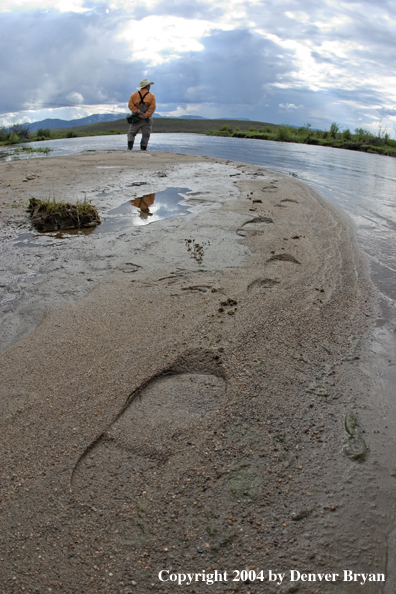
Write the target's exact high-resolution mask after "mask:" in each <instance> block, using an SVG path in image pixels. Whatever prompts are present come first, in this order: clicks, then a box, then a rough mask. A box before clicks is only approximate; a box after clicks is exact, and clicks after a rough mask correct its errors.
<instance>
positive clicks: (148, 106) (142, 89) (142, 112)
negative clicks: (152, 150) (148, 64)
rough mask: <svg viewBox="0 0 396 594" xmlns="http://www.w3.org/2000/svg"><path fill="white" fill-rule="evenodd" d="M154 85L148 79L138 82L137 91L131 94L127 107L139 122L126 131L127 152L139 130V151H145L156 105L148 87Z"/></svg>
mask: <svg viewBox="0 0 396 594" xmlns="http://www.w3.org/2000/svg"><path fill="white" fill-rule="evenodd" d="M153 84H154V83H153V82H152V81H149V80H148V78H145V79H144V80H142V81H140V84H139V86H138V90H137V91H136V92H135V93H132V95H131V96H130V99H129V101H128V107H129V109H130V110H131V112H132V113H134V114H136V115H138V116H139V120H137V121H136V122H134V123H132V124H130V126H129V130H128V150H130V151H131V150H132V148H133V142H134V140H135V136H136V134H137V133H138V132H139V130H141V132H142V140H141V142H140V150H141V151H146V150H147V145H148V141H149V138H150V134H151V129H152V126H153V118H152V116H153V113H154V111H155V107H156V103H155V96H154V95H153V93H150V86H151V85H153Z"/></svg>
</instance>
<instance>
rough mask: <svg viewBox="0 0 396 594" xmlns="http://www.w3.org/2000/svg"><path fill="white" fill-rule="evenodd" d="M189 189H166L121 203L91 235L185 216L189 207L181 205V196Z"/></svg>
mask: <svg viewBox="0 0 396 594" xmlns="http://www.w3.org/2000/svg"><path fill="white" fill-rule="evenodd" d="M189 191H190V190H189V188H172V187H171V188H166V190H163V191H162V192H155V193H154V192H153V193H151V194H145V195H144V196H140V197H138V198H134V199H133V200H128V201H127V202H123V203H122V204H120V206H117V207H116V208H112V209H111V210H109V211H108V212H107V213H106V216H105V218H104V221H103V222H102V224H101V225H99V226H98V227H96V228H95V229H93V230H92V232H93V233H108V232H109V231H122V230H123V229H125V228H127V227H130V226H131V225H133V226H141V225H148V224H149V223H154V222H155V221H161V220H164V219H168V218H170V217H176V216H180V215H186V214H188V213H189V212H190V207H189V206H188V205H185V204H181V202H183V200H184V199H185V198H184V196H183V194H186V192H189Z"/></svg>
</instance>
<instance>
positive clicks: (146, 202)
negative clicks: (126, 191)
mask: <svg viewBox="0 0 396 594" xmlns="http://www.w3.org/2000/svg"><path fill="white" fill-rule="evenodd" d="M154 200H155V193H154V194H146V196H142V197H141V198H135V200H130V203H131V204H132V205H133V206H136V208H138V209H139V216H140V217H141V218H142V219H147V218H148V217H152V216H153V213H152V212H150V208H149V207H150V206H151V205H152V204H154Z"/></svg>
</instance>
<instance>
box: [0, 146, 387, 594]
mask: <svg viewBox="0 0 396 594" xmlns="http://www.w3.org/2000/svg"><path fill="white" fill-rule="evenodd" d="M0 167H1V170H2V173H3V177H2V179H3V180H4V183H3V184H2V187H1V193H0V199H1V203H2V209H1V210H2V212H1V216H2V221H3V223H2V227H1V229H0V233H1V237H2V240H3V241H2V251H3V256H4V257H3V262H4V261H7V266H6V267H4V269H3V271H2V285H3V288H5V291H6V293H5V295H6V307H5V311H4V312H3V316H2V317H3V322H4V325H3V327H4V328H5V333H4V342H3V345H4V347H5V349H4V350H3V352H2V353H1V359H2V365H1V378H0V381H1V384H2V386H3V395H2V399H1V408H0V410H1V413H0V417H1V420H2V431H1V452H2V461H3V464H2V469H1V472H2V479H1V495H0V496H1V505H2V514H1V518H2V519H1V538H0V558H1V560H2V561H1V567H0V575H1V580H2V584H3V591H4V592H5V593H7V594H8V593H9V592H19V591H21V590H22V589H23V591H25V592H32V593H33V592H34V593H36V592H37V591H38V590H39V591H40V592H41V591H43V592H44V591H48V589H51V591H52V592H59V593H60V592H62V593H63V592H67V593H77V592H79V593H80V592H84V594H85V593H87V594H90V593H91V592H92V594H94V593H95V594H97V593H101V592H103V593H106V594H108V593H113V592H114V593H118V592H122V593H129V592H137V591H138V592H142V593H144V594H145V593H146V592H153V591H163V592H173V591H174V585H173V584H170V583H167V582H164V583H161V582H160V581H159V580H158V572H159V571H160V570H161V569H165V570H169V571H176V572H183V571H184V572H187V571H189V572H197V571H201V570H202V569H205V570H206V571H207V572H209V571H211V570H214V569H217V570H218V571H225V570H227V571H228V572H232V571H233V570H242V569H249V568H251V569H255V570H257V572H258V571H260V570H261V569H262V570H264V573H268V570H269V569H271V570H273V571H278V572H285V573H288V572H290V570H292V569H296V570H298V571H300V572H311V573H312V572H316V573H317V572H323V571H326V572H338V573H340V575H341V574H342V571H343V570H344V569H351V570H353V571H355V572H359V573H361V572H364V573H368V574H371V573H372V574H373V575H374V574H375V575H377V574H379V573H385V572H388V573H391V570H392V567H391V566H390V565H389V562H388V559H387V554H388V550H387V542H386V536H387V534H388V532H389V525H390V523H391V522H392V521H393V515H392V514H393V509H394V508H393V505H394V496H393V500H392V499H391V498H392V495H391V494H390V493H391V491H390V489H391V486H392V484H393V483H392V481H394V480H395V479H394V477H393V475H392V472H393V470H394V469H392V468H390V467H388V465H387V464H388V463H387V462H385V461H384V460H382V459H381V458H380V457H379V456H381V451H382V450H383V447H384V446H385V447H386V443H387V432H386V431H384V430H383V429H384V426H383V425H384V423H383V412H380V411H378V409H377V408H376V407H375V395H376V390H377V389H378V387H377V386H376V385H375V384H373V379H372V375H370V373H368V372H367V369H368V367H369V366H370V365H371V360H370V358H371V354H370V347H369V342H370V341H369V339H370V337H371V336H372V332H373V325H374V320H375V315H376V311H377V309H376V308H377V306H376V303H375V298H374V293H373V289H372V287H371V284H370V281H369V279H368V273H367V269H366V264H365V262H364V261H363V259H362V257H361V254H360V253H359V251H358V249H357V247H356V243H355V239H354V233H353V230H352V229H351V227H350V225H349V223H348V221H347V220H346V219H345V218H344V217H343V215H342V214H340V213H339V212H337V211H336V210H335V209H334V208H333V207H332V206H330V205H329V204H328V203H326V202H325V201H323V200H322V199H321V198H320V196H318V195H317V194H316V193H315V192H314V191H313V190H312V189H310V188H309V187H307V186H305V185H304V184H302V183H300V182H299V181H297V180H295V179H292V178H290V177H288V176H284V175H280V174H274V173H272V172H270V171H267V170H265V169H263V168H259V167H255V166H251V165H245V164H239V163H233V162H229V161H221V160H218V159H209V158H202V157H192V156H185V155H184V156H182V155H172V154H169V153H167V154H164V153H148V154H147V155H146V154H142V153H139V152H136V153H135V152H134V153H133V154H128V155H127V154H124V153H120V152H115V151H114V152H111V151H109V152H107V153H97V154H82V155H78V156H77V157H65V158H54V159H48V160H45V161H43V160H40V159H37V160H33V161H29V162H25V161H24V162H22V161H20V162H14V163H5V164H0ZM29 174H30V175H31V176H33V177H31V179H30V180H29V181H28V182H23V181H22V180H23V179H26V177H27V175H29ZM138 182H145V183H146V184H147V185H146V186H145V192H146V190H147V191H152V192H159V191H162V190H163V189H165V188H166V187H170V186H184V187H187V186H188V188H189V190H190V196H189V195H188V193H187V194H186V203H190V204H191V205H193V208H192V213H191V214H190V215H188V216H186V217H177V218H170V219H167V220H166V221H162V222H156V223H154V224H152V225H147V226H146V227H144V228H141V227H139V228H134V227H131V228H129V229H126V230H125V229H124V230H121V231H118V232H116V233H109V234H103V235H101V236H99V235H97V236H96V237H94V236H89V237H74V238H69V239H66V240H58V239H56V238H54V237H47V238H40V239H39V240H36V239H35V240H33V243H35V244H40V245H36V246H34V247H30V246H27V245H26V247H23V246H22V247H20V246H18V247H15V245H13V241H14V240H15V238H16V237H17V236H18V235H19V234H20V233H22V232H24V231H26V227H25V226H24V225H26V223H24V222H23V217H24V214H23V209H24V207H25V203H27V202H28V198H29V197H31V196H32V195H35V196H36V194H37V196H36V197H38V198H40V196H39V195H38V194H41V195H43V194H44V195H46V194H48V193H51V192H52V193H53V194H55V197H56V198H57V199H59V198H63V197H66V196H68V197H69V198H70V195H74V196H76V198H77V197H80V195H83V194H86V195H87V197H88V198H91V196H92V197H93V198H95V199H93V203H94V204H95V206H97V207H98V208H99V209H101V208H102V209H103V212H105V211H106V210H108V209H109V208H112V207H114V206H116V205H117V204H120V203H121V202H123V201H125V200H126V199H132V198H134V197H135V196H138V195H141V194H139V191H140V188H139V186H136V185H135V186H133V185H131V184H136V183H138ZM103 190H105V191H103ZM101 194H102V199H100V196H101ZM103 194H105V195H103ZM14 200H15V202H13V201H14ZM194 200H195V203H194ZM191 201H192V202H191ZM14 205H15V206H16V208H12V207H13V206H14ZM72 242H73V243H72ZM16 250H20V251H18V252H17V251H16ZM365 366H366V367H365ZM348 412H352V413H353V415H354V417H355V418H356V420H357V422H358V427H359V431H360V435H361V437H362V439H363V440H364V441H365V442H366V444H367V447H368V452H367V455H366V457H365V459H364V460H362V459H360V460H353V459H351V458H350V457H348V456H347V455H346V454H345V452H344V447H345V445H346V443H347V442H348V439H349V438H348V433H347V432H346V430H345V417H346V415H347V413H348ZM377 432H378V433H377ZM374 433H375V435H374ZM388 445H389V442H388ZM374 456H375V457H374ZM387 562H388V567H387ZM383 586H384V584H382V583H377V582H373V581H372V582H368V583H366V584H365V585H364V588H363V587H361V586H360V585H359V584H358V583H349V582H337V583H336V584H334V583H320V584H316V583H315V584H309V585H308V584H304V583H297V584H296V583H290V582H286V580H285V583H283V584H282V586H280V587H279V586H276V585H275V584H272V583H268V582H264V584H263V583H251V584H244V583H241V582H238V583H236V582H228V583H217V584H216V585H215V586H208V585H206V584H205V583H202V582H198V583H197V584H194V586H193V587H192V588H193V590H192V591H194V592H195V591H196V592H199V593H201V592H207V591H209V589H210V591H211V592H212V591H216V592H230V593H231V592H251V593H254V592H261V591H263V588H265V591H268V592H270V593H271V592H279V591H283V592H295V591H299V592H300V591H301V592H310V593H311V592H324V593H327V592H334V591H335V589H337V591H345V592H348V593H351V594H354V593H355V592H357V591H359V592H360V591H364V592H367V593H377V592H381V591H382V589H383ZM387 586H388V585H387ZM388 587H389V586H388ZM296 588H297V589H296ZM388 591H389V592H390V591H391V590H388ZM388 591H386V592H388ZM384 592H385V590H384Z"/></svg>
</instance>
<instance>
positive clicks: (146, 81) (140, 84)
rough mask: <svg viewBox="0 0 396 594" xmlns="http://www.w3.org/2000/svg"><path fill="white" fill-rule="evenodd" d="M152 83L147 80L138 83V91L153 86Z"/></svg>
mask: <svg viewBox="0 0 396 594" xmlns="http://www.w3.org/2000/svg"><path fill="white" fill-rule="evenodd" d="M153 84H154V83H153V81H150V80H149V79H148V78H145V79H143V80H141V81H140V83H139V86H138V89H144V87H148V86H149V85H153Z"/></svg>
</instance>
